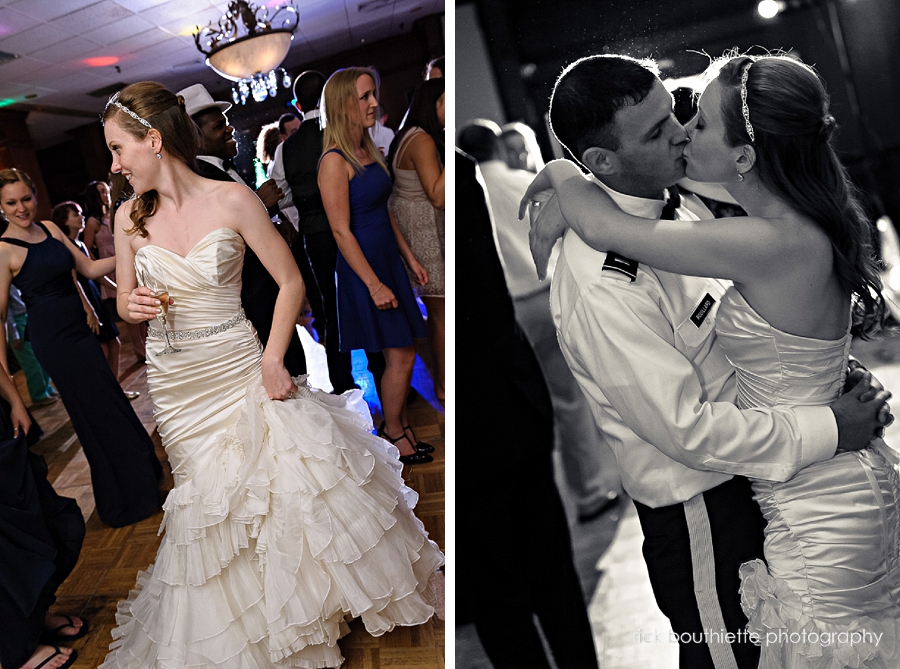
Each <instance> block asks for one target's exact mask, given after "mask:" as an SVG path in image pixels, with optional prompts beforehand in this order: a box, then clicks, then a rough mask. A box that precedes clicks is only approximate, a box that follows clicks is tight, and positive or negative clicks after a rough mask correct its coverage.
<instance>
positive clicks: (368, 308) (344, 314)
mask: <svg viewBox="0 0 900 669" xmlns="http://www.w3.org/2000/svg"><path fill="white" fill-rule="evenodd" d="M332 151H336V152H337V153H340V154H341V155H342V156H343V155H344V154H343V153H342V152H341V151H339V150H338V149H332ZM328 153H330V151H329V152H328ZM392 187H393V184H392V182H391V177H390V175H388V173H387V172H385V171H384V170H383V169H382V168H381V166H379V165H377V164H375V163H373V164H371V165H369V166H368V167H366V168H365V169H364V170H363V171H362V172H360V173H358V174H357V175H356V176H354V177H353V179H351V180H350V232H352V233H353V236H354V237H356V241H357V242H358V243H359V247H360V248H361V249H362V252H363V255H364V256H365V257H366V260H367V261H368V262H369V265H370V266H371V267H372V270H373V271H374V272H375V274H376V275H377V276H378V280H379V281H382V282H383V283H384V285H385V286H387V287H388V288H390V289H391V291H393V293H394V296H395V297H396V298H397V303H398V305H399V306H398V307H397V308H396V309H384V310H382V309H379V308H378V307H376V306H375V302H374V301H373V300H372V296H371V295H369V289H368V288H367V287H366V284H365V283H363V282H362V279H360V278H359V277H358V276H357V274H356V272H354V271H353V268H352V267H350V265H349V264H348V263H347V261H346V260H345V259H344V256H343V254H341V253H340V251H338V257H337V266H336V269H335V276H336V279H337V303H338V331H339V333H340V350H341V351H351V350H353V349H363V350H365V351H381V350H383V349H385V348H403V347H405V346H412V345H413V344H414V343H415V338H416V337H425V336H427V335H428V330H427V329H426V327H425V321H424V320H423V319H422V312H421V311H419V305H418V304H417V303H416V296H415V295H414V294H413V290H412V286H410V283H409V275H408V274H407V273H406V266H405V265H404V264H403V258H401V257H400V249H399V248H397V239H396V238H395V237H394V229H393V227H392V226H391V218H390V213H389V212H388V204H387V203H388V198H389V197H390V196H391V189H392ZM51 376H52V375H51Z"/></svg>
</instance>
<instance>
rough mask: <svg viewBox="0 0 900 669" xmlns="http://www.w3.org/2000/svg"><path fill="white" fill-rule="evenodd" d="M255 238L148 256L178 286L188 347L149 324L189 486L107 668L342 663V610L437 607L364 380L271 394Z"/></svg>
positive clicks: (154, 249) (420, 532)
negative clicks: (258, 319) (252, 291)
mask: <svg viewBox="0 0 900 669" xmlns="http://www.w3.org/2000/svg"><path fill="white" fill-rule="evenodd" d="M244 249H245V246H244V241H243V239H242V238H241V236H240V235H239V234H238V233H237V232H235V231H233V230H230V229H228V228H220V229H217V230H213V231H211V232H209V233H208V234H207V235H206V236H205V237H203V238H202V239H201V240H200V241H199V242H198V243H197V245H196V246H195V247H194V248H193V249H191V251H190V252H189V253H188V254H187V255H186V256H183V257H182V256H179V255H178V254H176V253H173V252H171V251H169V250H166V249H164V248H160V247H158V246H154V245H147V246H144V247H142V248H140V249H139V250H138V251H137V253H136V254H135V269H136V270H137V273H138V277H140V276H141V272H142V271H145V272H150V273H151V274H153V275H155V277H156V279H157V281H158V280H160V279H162V280H164V281H165V282H166V284H167V285H168V288H169V293H170V295H171V297H172V299H173V300H174V304H172V305H171V306H170V308H169V316H168V327H169V329H170V330H171V331H172V332H173V333H174V334H175V338H173V341H172V343H173V345H174V346H176V347H177V348H180V349H181V351H179V352H177V353H169V354H166V355H157V353H158V352H159V351H160V350H161V349H162V348H163V347H164V345H165V340H164V339H163V338H162V332H161V325H159V324H158V323H151V326H152V327H153V328H155V329H156V334H152V335H151V336H150V337H149V338H148V342H147V366H148V381H149V387H150V397H151V400H152V401H153V410H154V418H155V420H156V423H157V426H158V428H159V432H160V436H161V437H162V443H163V446H164V447H165V449H166V453H167V454H168V456H169V461H170V463H171V464H172V469H173V475H174V479H175V487H174V489H173V490H172V491H171V492H170V493H169V495H168V497H167V499H166V502H165V504H164V507H163V508H164V510H165V516H164V518H163V524H162V528H161V531H162V530H164V531H165V537H164V539H163V542H162V544H161V546H160V549H159V552H158V554H157V557H156V562H155V564H154V565H152V566H151V567H150V569H148V571H146V572H142V573H141V574H139V576H138V583H137V587H136V589H135V590H134V591H132V593H131V595H130V596H129V598H128V600H127V601H125V602H121V603H120V605H119V612H118V614H117V616H116V622H117V623H118V627H117V628H116V629H115V630H114V631H113V639H114V642H113V644H112V646H111V647H110V648H111V651H112V652H111V653H110V654H109V655H108V656H107V658H106V661H105V662H104V664H103V665H102V669H113V668H118V669H122V668H124V667H129V668H134V669H137V668H138V667H163V666H165V667H171V668H172V669H187V668H188V667H195V666H204V667H207V666H210V667H211V666H221V667H280V666H291V667H305V668H307V669H320V668H321V667H338V666H340V664H341V663H342V661H343V658H342V657H341V654H340V650H339V648H338V646H337V640H338V638H339V637H340V636H342V635H343V634H345V633H346V632H347V631H348V627H347V625H346V622H345V619H348V618H352V617H359V618H361V619H362V622H363V623H364V624H365V626H366V629H367V630H368V631H369V632H370V633H371V634H373V635H379V634H382V633H384V632H387V631H389V630H391V629H393V627H394V626H396V625H418V624H421V623H424V622H425V621H427V620H428V619H429V618H430V617H431V615H432V613H433V611H434V609H433V606H432V604H431V603H430V601H429V599H428V596H427V592H428V582H429V579H430V578H431V577H432V576H433V575H434V573H435V571H436V569H437V568H438V567H439V566H440V565H441V564H442V562H443V556H442V555H441V553H440V551H439V550H438V548H437V546H436V545H435V544H434V542H432V541H430V540H429V539H428V536H427V533H426V532H425V529H424V527H423V525H422V523H421V522H420V521H419V520H418V519H417V518H416V517H415V515H414V514H413V511H412V508H413V507H414V506H415V503H416V499H417V496H416V493H415V492H414V491H412V490H410V489H409V488H408V487H406V485H405V484H404V481H403V478H402V475H401V474H402V464H401V463H400V462H399V460H398V452H397V450H396V449H395V448H394V447H393V446H392V445H390V444H389V443H387V442H385V441H384V440H382V439H379V438H378V437H376V436H375V435H373V434H372V422H371V416H370V415H369V412H368V408H367V406H366V404H365V401H364V400H363V398H362V394H361V391H359V390H352V391H348V392H347V393H344V394H343V395H341V396H334V395H330V394H328V393H325V392H322V391H319V390H316V389H314V388H311V387H310V386H309V385H308V384H307V383H306V379H305V377H295V379H294V381H295V383H296V384H297V386H298V388H299V390H298V391H297V392H296V393H295V394H294V397H293V399H290V400H286V401H283V402H281V401H272V400H270V399H269V398H268V396H267V395H266V392H265V389H264V387H263V384H262V372H261V359H262V351H263V349H262V346H261V345H260V343H259V340H258V338H257V336H256V333H255V331H254V329H253V326H252V325H250V323H249V321H247V320H245V319H242V318H240V315H241V302H240V292H241V267H242V260H243V255H244ZM139 280H140V278H139ZM151 333H152V331H151Z"/></svg>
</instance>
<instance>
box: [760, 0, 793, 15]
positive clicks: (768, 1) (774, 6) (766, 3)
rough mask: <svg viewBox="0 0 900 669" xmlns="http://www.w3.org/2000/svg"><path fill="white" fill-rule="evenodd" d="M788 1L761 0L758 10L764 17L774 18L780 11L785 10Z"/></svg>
mask: <svg viewBox="0 0 900 669" xmlns="http://www.w3.org/2000/svg"><path fill="white" fill-rule="evenodd" d="M786 6H787V5H786V3H784V2H782V1H781V0H761V2H760V3H759V4H758V5H757V6H756V11H757V12H759V15H760V16H761V17H763V18H764V19H774V18H775V17H776V16H778V14H779V13H781V12H783V11H784V9H785V7H786Z"/></svg>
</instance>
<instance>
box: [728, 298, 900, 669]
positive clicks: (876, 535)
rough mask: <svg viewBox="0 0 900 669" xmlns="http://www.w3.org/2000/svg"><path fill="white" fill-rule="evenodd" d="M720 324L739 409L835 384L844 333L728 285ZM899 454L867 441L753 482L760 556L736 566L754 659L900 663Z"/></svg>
mask: <svg viewBox="0 0 900 669" xmlns="http://www.w3.org/2000/svg"><path fill="white" fill-rule="evenodd" d="M716 333H717V335H718V340H719V343H720V345H721V346H722V348H723V350H724V351H725V353H726V355H727V356H728V359H729V360H730V362H731V364H732V365H734V367H735V369H736V370H737V388H738V401H737V404H738V406H739V407H740V408H742V409H750V408H754V407H773V406H776V405H777V406H815V405H827V404H830V403H832V402H833V401H834V400H835V399H836V398H837V397H838V396H839V395H840V393H841V389H842V387H843V384H844V376H845V373H846V369H847V361H848V357H849V354H850V343H851V335H850V334H849V332H848V333H847V334H846V335H845V336H844V337H842V338H841V339H837V340H833V341H827V340H820V339H810V338H807V337H799V336H796V335H791V334H787V333H785V332H782V331H780V330H777V329H775V328H774V327H772V326H771V325H769V324H768V323H767V322H766V321H765V320H763V318H762V317H761V316H759V315H758V314H757V313H756V312H755V311H754V310H753V308H752V307H751V306H750V305H749V304H748V303H747V302H746V300H745V299H744V298H743V297H742V296H741V294H740V293H739V292H738V291H737V290H736V289H735V288H734V287H732V288H729V290H728V292H727V293H726V294H725V295H724V297H723V299H722V304H721V307H720V308H719V312H718V315H717V317H716ZM896 462H897V460H896V455H895V454H894V452H893V451H892V450H891V449H890V447H888V446H887V444H885V443H884V442H883V441H881V440H875V441H873V442H872V446H871V447H870V448H867V449H865V450H863V451H860V452H857V453H841V454H838V455H836V456H835V457H834V458H832V459H830V460H825V461H822V462H817V463H815V464H812V465H810V466H808V467H805V468H803V469H801V470H800V471H799V472H797V474H796V475H795V476H794V477H793V478H792V479H790V480H789V481H786V482H784V483H776V482H771V481H753V491H754V498H755V499H756V501H757V502H758V503H759V505H760V507H761V508H762V512H763V516H764V517H765V518H766V520H767V521H768V526H767V528H766V537H765V558H766V562H763V561H762V560H754V561H752V562H748V563H745V564H744V565H742V567H741V580H742V585H741V602H742V606H743V608H744V612H745V613H746V614H747V617H748V618H749V620H750V622H749V625H748V629H749V631H750V632H755V633H756V634H757V635H758V636H759V639H760V641H761V645H762V657H761V660H760V664H759V667H760V669H800V668H802V669H812V668H816V669H826V668H827V669H839V668H842V667H845V666H846V667H867V668H869V669H874V668H878V669H890V668H895V667H900V522H898V521H900V519H898V506H897V505H898V500H900V478H898V474H897V470H896ZM766 563H768V566H767V564H766ZM851 633H855V635H856V636H851Z"/></svg>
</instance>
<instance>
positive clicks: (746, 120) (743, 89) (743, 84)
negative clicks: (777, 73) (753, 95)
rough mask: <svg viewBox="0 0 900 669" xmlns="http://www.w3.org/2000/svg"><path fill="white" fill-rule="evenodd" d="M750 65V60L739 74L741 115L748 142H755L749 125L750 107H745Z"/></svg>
mask: <svg viewBox="0 0 900 669" xmlns="http://www.w3.org/2000/svg"><path fill="white" fill-rule="evenodd" d="M751 65H753V61H752V60H751V61H750V62H749V63H747V64H746V65H745V66H744V72H743V74H741V113H742V114H743V115H744V127H745V128H747V134H748V135H750V141H751V142H755V141H756V137H755V136H754V135H753V126H752V125H751V124H750V107H748V106H747V77H749V76H750V66H751Z"/></svg>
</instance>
